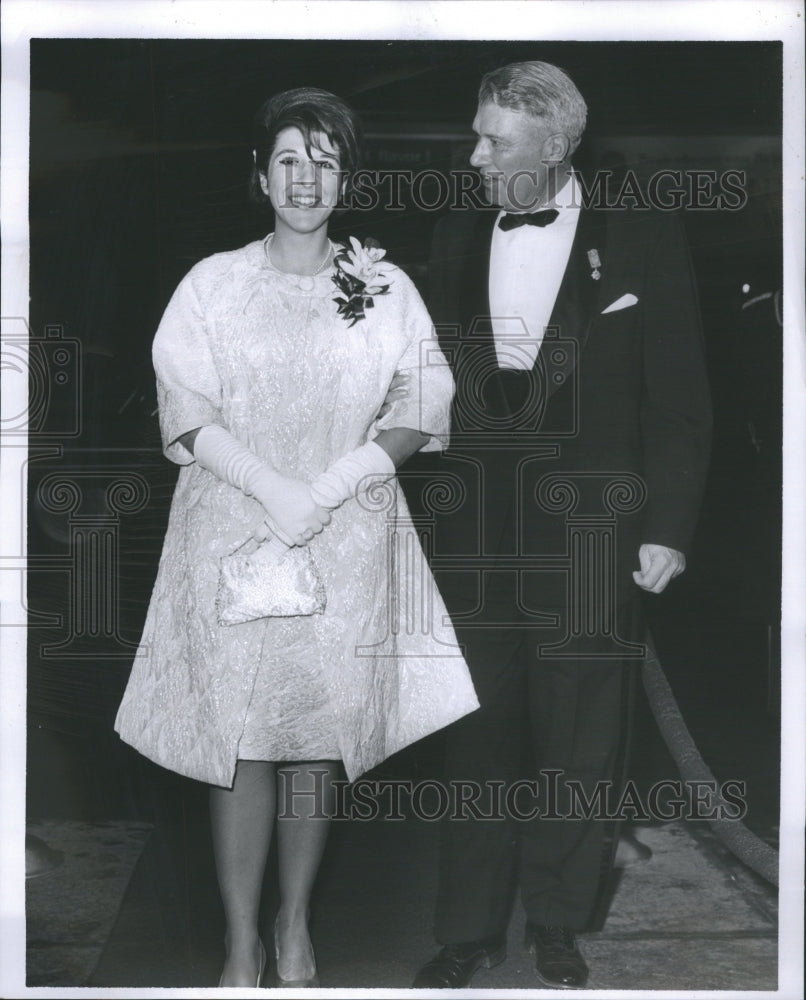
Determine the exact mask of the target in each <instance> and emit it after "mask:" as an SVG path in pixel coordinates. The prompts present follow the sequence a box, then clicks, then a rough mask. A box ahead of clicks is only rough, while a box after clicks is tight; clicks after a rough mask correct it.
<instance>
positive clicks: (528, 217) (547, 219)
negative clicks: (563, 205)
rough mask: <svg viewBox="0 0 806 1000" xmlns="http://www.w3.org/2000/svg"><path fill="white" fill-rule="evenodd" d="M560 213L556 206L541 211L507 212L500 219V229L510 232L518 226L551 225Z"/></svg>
mask: <svg viewBox="0 0 806 1000" xmlns="http://www.w3.org/2000/svg"><path fill="white" fill-rule="evenodd" d="M559 214H560V213H559V212H558V211H557V209H556V208H544V209H543V210H542V211H540V212H530V213H528V214H522V215H514V214H512V213H510V212H505V213H504V214H503V215H502V216H501V218H500V219H499V220H498V227H499V229H503V230H504V232H505V233H506V232H509V230H510V229H517V228H518V226H540V227H541V229H542V227H543V226H550V225H551V224H552V222H554V220H555V219H556V218H557V216H558V215H559Z"/></svg>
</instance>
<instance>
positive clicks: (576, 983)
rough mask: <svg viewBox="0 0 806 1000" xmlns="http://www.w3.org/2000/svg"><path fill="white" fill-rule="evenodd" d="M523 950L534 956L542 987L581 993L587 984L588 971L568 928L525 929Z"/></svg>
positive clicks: (542, 926)
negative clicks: (524, 948)
mask: <svg viewBox="0 0 806 1000" xmlns="http://www.w3.org/2000/svg"><path fill="white" fill-rule="evenodd" d="M526 947H527V948H528V949H529V951H530V952H531V953H532V954H533V955H534V956H535V969H536V971H537V976H538V978H539V979H540V981H541V982H542V983H543V984H544V985H545V986H555V987H559V988H560V989H581V988H582V987H583V986H584V985H585V983H587V981H588V967H587V965H586V964H585V959H584V958H583V957H582V955H581V954H580V952H579V948H577V942H576V938H575V937H574V932H573V931H572V930H571V929H570V928H568V927H547V926H546V925H545V924H533V923H531V922H529V923H528V924H527V925H526Z"/></svg>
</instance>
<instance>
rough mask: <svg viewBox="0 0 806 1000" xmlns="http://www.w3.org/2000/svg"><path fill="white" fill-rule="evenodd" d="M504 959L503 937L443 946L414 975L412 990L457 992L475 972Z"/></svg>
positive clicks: (505, 944) (504, 941)
mask: <svg viewBox="0 0 806 1000" xmlns="http://www.w3.org/2000/svg"><path fill="white" fill-rule="evenodd" d="M506 957H507V943H506V939H505V938H503V937H492V938H483V939H482V940H480V941H466V942H465V943H463V944H446V945H445V947H444V948H443V949H442V951H441V952H439V954H438V955H435V956H434V957H433V958H432V959H431V961H430V962H426V963H425V965H424V966H423V967H422V969H420V971H419V972H418V973H417V975H416V977H415V979H414V983H413V984H412V986H413V988H414V989H415V990H461V989H462V988H463V987H465V986H467V985H468V983H469V982H470V980H471V979H472V978H473V973H474V972H475V971H476V970H477V969H493V968H495V966H496V965H500V964H501V963H502V962H503V961H504V959H505V958H506Z"/></svg>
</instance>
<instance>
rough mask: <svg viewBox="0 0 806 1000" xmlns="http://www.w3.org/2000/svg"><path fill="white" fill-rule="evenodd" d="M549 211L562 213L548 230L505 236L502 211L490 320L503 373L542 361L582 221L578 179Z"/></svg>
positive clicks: (493, 255) (526, 229)
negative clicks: (542, 349)
mask: <svg viewBox="0 0 806 1000" xmlns="http://www.w3.org/2000/svg"><path fill="white" fill-rule="evenodd" d="M544 208H556V209H557V210H558V212H559V215H558V216H557V218H556V219H555V220H554V222H552V223H551V224H550V225H548V226H544V227H542V228H541V227H539V226H528V225H525V226H519V227H518V228H517V229H510V230H509V231H508V232H504V230H502V229H499V227H498V220H499V219H500V218H501V216H502V215H503V214H504V213H503V212H501V213H500V214H499V216H498V218H497V219H496V222H495V228H494V229H493V238H492V244H491V246H490V279H489V280H490V316H491V319H492V325H493V339H494V341H495V352H496V355H497V356H498V364H499V366H500V367H501V368H515V369H520V370H528V369H530V368H532V367H533V366H534V363H535V361H536V360H537V354H538V351H539V350H540V345H541V343H542V341H543V334H544V332H545V328H546V325H547V324H548V321H549V319H550V318H551V311H552V309H553V308H554V303H555V301H556V299H557V293H558V292H559V290H560V285H561V283H562V280H563V275H564V274H565V268H566V265H567V264H568V258H569V256H570V254H571V244H572V243H573V241H574V233H575V232H576V228H577V222H578V221H579V208H580V191H579V185H578V183H577V180H576V177H575V176H574V175H573V174H571V176H570V178H569V179H568V180H567V181H566V183H565V184H564V185H563V187H562V188H561V189H560V190H559V191H558V192H557V195H556V197H555V198H554V200H553V201H552V202H551V203H550V204H548V205H541V206H540V209H541V210H542V209H544Z"/></svg>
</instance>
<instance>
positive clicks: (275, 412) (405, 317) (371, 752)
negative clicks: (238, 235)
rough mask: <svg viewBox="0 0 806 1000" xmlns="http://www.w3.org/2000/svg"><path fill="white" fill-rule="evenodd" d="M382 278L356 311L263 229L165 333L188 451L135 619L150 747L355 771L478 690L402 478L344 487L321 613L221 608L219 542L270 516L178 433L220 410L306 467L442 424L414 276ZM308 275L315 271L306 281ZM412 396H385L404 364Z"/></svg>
mask: <svg viewBox="0 0 806 1000" xmlns="http://www.w3.org/2000/svg"><path fill="white" fill-rule="evenodd" d="M387 270H388V273H389V275H390V282H391V284H390V288H389V291H388V293H387V294H385V295H378V296H376V297H375V300H374V307H373V308H371V309H368V310H367V312H366V317H365V318H364V319H362V320H360V321H359V322H357V323H356V324H355V325H353V326H350V325H349V323H348V322H347V321H346V320H345V319H344V318H343V317H341V316H339V315H338V314H337V311H336V310H337V307H336V303H335V302H334V295H335V294H336V288H335V286H334V284H333V282H332V280H331V276H332V274H333V270H332V268H331V269H329V270H327V271H325V272H324V273H323V274H321V275H318V276H316V277H315V278H314V279H313V281H312V284H313V288H312V289H310V290H308V291H304V290H303V289H301V288H300V287H299V283H298V280H297V279H296V278H294V277H293V276H287V275H283V274H281V273H280V272H277V271H276V270H274V269H273V268H271V267H270V265H269V264H268V262H267V260H266V257H265V254H264V249H263V245H262V243H261V242H255V243H251V244H249V245H247V246H246V247H243V248H242V249H240V250H235V251H232V252H228V253H221V254H216V255H215V256H213V257H209V258H207V259H206V260H203V261H201V262H200V263H199V264H197V265H196V266H195V267H194V268H192V270H191V271H190V272H189V274H188V275H187V276H186V277H185V278H184V279H183V281H182V282H181V283H180V285H179V287H178V288H177V290H176V292H175V293H174V296H173V298H172V299H171V302H170V303H169V305H168V307H167V309H166V311H165V315H164V316H163V319H162V322H161V324H160V327H159V329H158V331H157V335H156V338H155V341H154V350H153V357H154V367H155V370H156V373H157V389H158V398H159V410H160V426H161V431H162V438H163V445H164V449H165V454H166V455H167V457H168V458H170V459H171V460H173V461H174V462H176V463H178V464H179V465H181V466H182V469H181V470H180V473H179V479H178V482H177V485H176V490H175V493H174V497H173V501H172V505H171V512H170V518H169V523H168V529H167V533H166V538H165V544H164V548H163V552H162V557H161V560H160V565H159V569H158V573H157V579H156V583H155V585H154V591H153V594H152V597H151V602H150V605H149V609H148V614H147V617H146V622H145V627H144V632H143V637H142V640H141V644H140V648H139V650H138V654H137V656H136V658H135V662H134V666H133V669H132V674H131V677H130V680H129V684H128V686H127V689H126V692H125V694H124V698H123V701H122V703H121V706H120V709H119V711H118V716H117V720H116V723H115V728H116V730H117V731H118V732H119V733H120V735H121V737H122V738H123V739H124V740H125V741H126V742H128V743H130V744H131V745H132V746H134V747H135V748H136V749H138V750H139V751H140V752H141V753H143V754H144V755H145V756H147V757H149V758H151V759H153V760H155V761H157V762H158V763H160V764H162V765H164V766H165V767H168V768H170V769H172V770H174V771H177V772H179V773H181V774H185V775H188V776H189V777H192V778H197V779H200V780H202V781H206V782H210V783H213V784H218V785H222V786H230V785H231V784H232V780H233V776H234V770H235V762H236V760H237V759H238V757H244V758H251V759H265V760H318V759H326V758H334V759H341V760H343V761H344V765H345V769H346V771H347V775H348V777H349V778H350V780H354V779H355V778H356V777H357V776H358V775H359V774H361V773H363V772H364V771H366V770H368V769H369V768H371V767H373V766H374V765H376V764H378V763H379V762H380V761H382V760H383V759H384V758H386V757H387V756H389V755H390V754H392V753H394V752H396V751H397V750H399V749H401V748H402V747H404V746H407V745H408V744H410V743H412V742H414V741H415V740H418V739H420V738H422V737H424V736H426V735H428V734H429V733H431V732H434V731H435V730H437V729H440V728H442V727H443V726H445V725H447V724H448V723H450V722H453V721H455V720H456V719H458V718H460V717H462V716H463V715H466V714H467V713H468V712H471V711H473V710H474V709H475V708H477V707H478V701H477V699H476V696H475V692H474V690H473V685H472V682H471V680H470V675H469V673H468V670H467V666H466V664H465V662H464V659H463V658H462V656H461V651H460V649H459V647H458V646H457V644H456V638H455V635H454V632H453V629H452V627H451V625H450V622H449V620H448V617H447V612H446V610H445V607H444V604H443V603H442V600H441V598H440V596H439V594H438V592H437V590H436V587H435V585H434V581H433V577H432V576H431V573H430V570H429V569H428V566H427V563H426V562H425V559H424V556H423V553H422V549H421V547H420V544H419V540H418V537H417V533H416V531H415V530H414V528H413V526H412V525H411V524H410V522H409V519H408V517H409V516H408V510H407V508H406V504H405V500H404V498H403V495H402V493H401V491H400V488H399V486H398V485H397V482H396V481H395V480H392V481H391V482H390V484H389V485H388V487H386V488H384V489H382V490H380V491H378V493H376V494H373V498H372V502H368V501H365V500H364V501H362V502H359V501H357V500H354V499H353V500H348V501H347V502H346V503H344V504H343V505H342V506H341V507H340V508H338V509H337V510H335V511H334V512H333V518H332V522H331V524H330V525H328V526H327V527H326V528H325V530H324V531H323V532H322V533H321V534H320V535H318V536H316V537H315V538H314V540H313V541H312V542H311V543H310V548H311V553H312V555H313V558H314V560H315V562H316V564H317V566H318V568H319V571H320V573H321V575H322V578H323V580H324V584H325V589H326V592H327V606H326V609H325V611H324V613H323V614H317V615H311V616H309V617H295V618H263V619H259V620H257V621H253V622H246V623H244V624H240V625H220V624H219V623H218V619H217V615H216V611H215V596H216V592H217V587H218V577H219V560H220V558H221V557H222V556H223V555H225V554H227V553H228V552H231V551H233V550H234V549H235V548H237V547H238V546H239V545H240V544H241V543H242V542H244V541H245V540H246V539H247V538H248V536H249V535H250V534H251V532H252V530H253V529H254V528H255V527H256V525H258V524H259V523H260V522H261V521H262V520H263V517H264V511H263V508H262V507H261V506H260V504H259V503H258V502H257V501H256V500H254V499H252V498H250V497H246V496H245V495H244V494H243V493H242V492H241V491H240V490H238V489H236V488H234V487H232V486H230V485H229V484H227V483H225V482H223V481H221V480H220V479H218V478H217V477H216V476H214V475H213V474H212V473H210V472H207V471H206V470H204V469H202V468H200V467H199V466H198V465H196V464H195V462H194V461H193V457H192V455H191V454H190V453H189V452H188V451H187V450H186V449H185V448H184V447H183V446H182V445H181V444H180V443H179V442H178V441H177V439H178V438H179V437H180V436H181V435H182V434H184V433H185V432H187V431H189V430H192V429H193V428H196V427H200V426H202V425H204V424H210V423H216V424H220V425H222V426H223V427H225V428H226V429H227V430H228V431H229V432H230V433H231V434H233V435H234V436H235V437H236V438H237V439H238V440H239V441H241V442H242V443H243V444H245V445H247V446H248V447H249V448H251V449H252V450H253V451H254V452H255V453H256V454H257V455H258V456H260V457H261V458H262V459H264V460H266V461H267V462H270V463H271V465H272V466H274V468H276V469H277V470H278V471H279V472H280V473H282V474H283V475H286V476H290V477H294V478H297V479H301V480H304V481H306V482H310V481H312V480H313V478H314V477H315V476H316V475H318V474H319V473H320V472H322V471H323V470H324V469H326V468H327V467H328V466H329V465H330V464H331V463H332V462H333V461H334V460H335V459H337V458H340V457H341V456H342V455H345V454H346V453H347V452H349V451H351V450H352V449H354V448H356V447H358V446H359V445H361V444H363V443H364V442H365V441H367V440H368V439H369V438H371V437H374V436H375V435H376V434H377V433H378V431H379V430H380V429H381V428H382V427H395V426H402V427H414V428H418V429H420V430H422V431H423V433H426V434H428V435H430V440H429V443H428V444H427V445H426V450H435V449H439V448H441V447H442V446H443V445H444V444H445V443H446V442H447V435H448V413H449V405H450V400H451V396H452V392H453V382H452V378H451V375H450V369H449V368H448V366H447V364H446V362H445V359H444V357H443V355H442V354H441V352H440V350H439V347H438V345H437V342H436V339H435V338H434V335H433V328H432V324H431V320H430V318H429V316H428V313H427V312H426V309H425V306H424V305H423V303H422V300H421V299H420V297H419V295H418V293H417V291H416V289H415V288H414V286H413V284H412V283H411V281H410V280H409V278H408V277H407V276H406V275H405V274H404V273H403V272H402V271H400V270H399V269H397V268H394V267H391V266H389V267H388V268H387ZM308 284H311V282H308ZM396 371H398V372H400V371H405V372H408V373H409V375H410V378H409V391H408V393H407V396H406V398H405V400H399V401H397V402H395V403H394V404H393V407H392V410H391V411H390V412H389V413H388V414H387V415H386V416H385V417H384V418H383V419H382V420H381V421H376V420H375V415H376V414H377V412H378V409H379V408H380V406H381V404H382V403H383V401H384V399H385V397H386V394H387V390H388V388H389V384H390V381H391V379H392V377H393V375H394V373H395V372H396Z"/></svg>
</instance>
